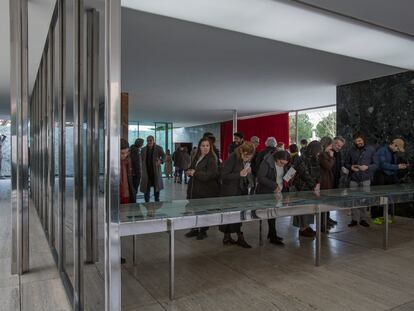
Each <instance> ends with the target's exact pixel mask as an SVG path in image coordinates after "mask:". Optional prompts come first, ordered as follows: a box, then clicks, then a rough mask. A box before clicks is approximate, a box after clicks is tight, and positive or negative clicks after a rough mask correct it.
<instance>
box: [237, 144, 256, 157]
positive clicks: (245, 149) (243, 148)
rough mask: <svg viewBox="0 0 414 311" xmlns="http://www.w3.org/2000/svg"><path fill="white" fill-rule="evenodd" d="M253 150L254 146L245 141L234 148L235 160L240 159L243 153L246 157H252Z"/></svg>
mask: <svg viewBox="0 0 414 311" xmlns="http://www.w3.org/2000/svg"><path fill="white" fill-rule="evenodd" d="M255 150H256V148H255V147H254V144H253V143H251V142H249V141H246V142H244V143H243V144H241V145H240V146H239V147H237V148H236V150H235V153H236V156H237V158H239V159H241V157H242V155H243V154H244V153H246V154H248V155H254V152H255Z"/></svg>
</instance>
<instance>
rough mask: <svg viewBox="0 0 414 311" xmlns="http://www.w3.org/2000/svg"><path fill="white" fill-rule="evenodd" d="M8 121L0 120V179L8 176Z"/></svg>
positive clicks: (9, 164) (9, 168)
mask: <svg viewBox="0 0 414 311" xmlns="http://www.w3.org/2000/svg"><path fill="white" fill-rule="evenodd" d="M10 125H11V123H10V120H0V177H5V176H10V174H11V162H10V155H11V153H10V143H11V140H10Z"/></svg>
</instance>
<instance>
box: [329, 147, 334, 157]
mask: <svg viewBox="0 0 414 311" xmlns="http://www.w3.org/2000/svg"><path fill="white" fill-rule="evenodd" d="M328 154H329V156H330V157H331V158H333V156H334V152H333V150H332V149H331V150H328Z"/></svg>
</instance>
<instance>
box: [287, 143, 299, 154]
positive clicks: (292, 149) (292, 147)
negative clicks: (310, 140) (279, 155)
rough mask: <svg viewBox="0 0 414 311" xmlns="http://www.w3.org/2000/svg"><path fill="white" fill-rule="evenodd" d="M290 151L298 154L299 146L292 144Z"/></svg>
mask: <svg viewBox="0 0 414 311" xmlns="http://www.w3.org/2000/svg"><path fill="white" fill-rule="evenodd" d="M289 151H290V153H296V152H299V149H298V145H296V144H291V145H290V146H289Z"/></svg>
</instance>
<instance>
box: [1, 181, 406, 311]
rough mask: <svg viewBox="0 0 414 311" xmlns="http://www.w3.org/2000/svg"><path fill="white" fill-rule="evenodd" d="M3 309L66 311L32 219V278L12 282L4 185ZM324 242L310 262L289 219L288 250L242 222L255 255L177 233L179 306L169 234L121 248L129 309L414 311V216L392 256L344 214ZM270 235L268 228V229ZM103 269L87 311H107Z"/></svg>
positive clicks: (376, 230)
mask: <svg viewBox="0 0 414 311" xmlns="http://www.w3.org/2000/svg"><path fill="white" fill-rule="evenodd" d="M185 187H186V186H185V185H177V184H172V182H171V181H166V190H165V191H164V192H163V193H162V196H161V198H163V199H171V198H173V197H175V198H183V197H184V196H185ZM0 194H1V197H0V288H1V289H0V310H1V311H3V310H5V311H6V310H7V311H8V310H69V309H70V305H69V303H68V300H67V298H66V295H65V292H64V289H63V286H62V283H61V281H60V279H59V277H58V274H57V270H56V268H55V265H54V262H53V259H52V256H51V254H50V250H49V247H48V244H47V242H46V239H45V236H44V234H43V230H42V228H41V225H40V223H39V220H38V217H37V215H36V213H35V212H31V229H30V230H31V235H30V236H31V272H30V273H28V274H26V275H24V276H22V277H21V278H19V277H17V276H13V275H10V234H11V233H10V204H9V200H10V182H9V181H7V180H6V181H0ZM333 217H334V218H336V219H337V220H338V221H339V225H338V226H337V227H336V228H335V229H334V230H332V231H331V232H330V233H329V235H326V236H324V237H323V241H322V263H321V266H320V267H315V266H314V265H313V252H314V247H315V242H314V241H313V240H311V239H298V237H297V231H296V230H295V229H294V228H293V227H292V226H291V220H290V218H281V219H279V220H278V223H277V225H278V231H279V235H281V236H283V237H284V238H285V241H286V246H285V247H278V246H274V245H271V244H269V243H267V242H265V244H264V245H263V246H259V241H258V223H248V224H244V225H243V231H244V233H245V236H246V239H247V241H248V242H249V243H251V244H252V246H253V248H252V249H242V248H239V247H237V246H223V245H222V243H221V239H222V234H221V233H220V232H219V231H218V229H217V228H216V227H212V228H210V230H209V232H208V238H207V239H205V240H203V241H197V240H195V239H187V238H185V236H184V234H185V232H182V231H179V232H177V234H176V300H175V301H174V302H170V301H169V299H168V284H169V283H168V235H167V234H165V233H164V234H151V235H147V236H140V237H138V238H137V241H138V243H137V254H136V255H137V263H136V265H133V263H132V248H131V245H132V243H131V238H125V239H123V241H122V244H123V248H122V253H123V256H124V257H126V259H127V264H126V265H124V266H123V269H122V307H123V308H122V309H123V310H144V311H157V310H191V311H193V310H200V311H201V310H220V311H221V310H226V311H227V310H229V311H230V310H232V311H233V310H234V311H236V310H238V311H239V310H249V311H250V310H261V311H263V310H284V311H285V310H327V311H332V310H334V311H336V310H355V311H361V310H362V311H363V310H367V311H370V310H373V311H374V310H375V311H376V310H384V311H385V310H393V311H408V310H414V266H413V262H414V238H413V233H414V228H413V226H414V219H407V218H396V221H395V223H394V224H393V225H391V226H390V249H389V250H388V251H384V250H382V248H381V247H382V228H381V227H378V226H372V227H371V228H369V229H365V228H361V227H357V228H352V229H349V228H348V227H347V226H346V224H347V223H348V221H349V216H348V215H347V212H342V213H336V214H334V215H333ZM264 227H265V230H266V229H267V226H266V224H265V226H264ZM102 271H103V270H102V265H101V264H96V265H87V266H85V289H86V292H85V299H86V310H103V301H104V300H103V284H104V283H103V277H102Z"/></svg>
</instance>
